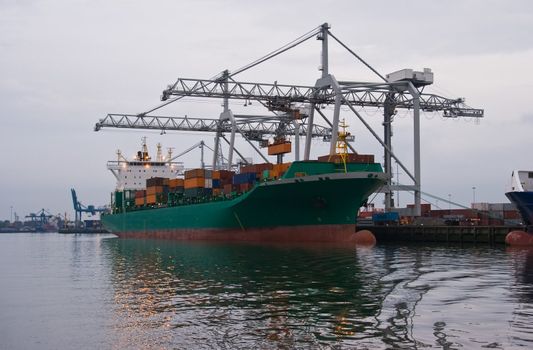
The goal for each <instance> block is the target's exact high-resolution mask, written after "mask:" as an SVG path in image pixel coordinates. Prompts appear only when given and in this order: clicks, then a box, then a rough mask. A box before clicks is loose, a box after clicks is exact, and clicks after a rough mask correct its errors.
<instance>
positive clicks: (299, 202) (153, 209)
mask: <svg viewBox="0 0 533 350" xmlns="http://www.w3.org/2000/svg"><path fill="white" fill-rule="evenodd" d="M119 160H120V159H119ZM145 161H146V162H148V161H150V160H149V159H148V160H147V159H145ZM119 163H120V162H119ZM151 164H152V163H151ZM153 164H155V163H153ZM157 164H159V166H164V167H171V166H172V165H171V164H169V163H165V162H161V161H159V162H157ZM137 166H139V167H141V168H143V169H146V168H147V166H146V164H145V165H143V164H142V162H139V160H138V161H137ZM129 167H131V166H130V164H128V167H126V166H124V165H122V166H121V165H120V164H117V166H116V167H115V170H116V171H117V170H118V169H121V170H122V171H123V172H125V171H128V170H126V168H128V169H129ZM134 167H135V164H134ZM150 169H151V171H153V170H154V168H153V166H151V167H150ZM168 169H170V168H168ZM129 171H130V172H129V174H132V173H135V172H136V171H137V170H135V168H134V170H133V172H132V171H131V169H129ZM173 171H175V170H169V172H173ZM114 174H115V176H117V174H116V173H115V172H114ZM265 175H266V174H265ZM130 178H131V176H130ZM117 180H119V183H120V181H122V180H123V179H122V180H120V179H119V176H117ZM185 181H187V180H185ZM384 183H385V174H384V173H383V170H382V168H381V165H380V164H378V163H373V162H372V163H368V162H367V163H346V162H344V163H342V162H341V163H335V162H328V161H295V162H293V163H291V164H290V166H289V167H288V169H287V170H286V171H285V172H284V173H283V174H282V176H279V177H277V178H276V177H274V178H267V177H265V176H261V179H259V180H257V181H255V182H254V183H253V184H251V185H250V188H249V189H247V190H246V191H232V192H231V193H220V194H219V193H212V194H210V195H205V196H202V197H193V198H190V197H189V198H187V197H184V195H183V193H169V194H167V195H165V199H166V202H161V201H159V202H158V203H155V204H151V205H150V204H148V205H147V204H144V205H134V202H133V201H134V199H133V198H132V197H133V196H134V195H133V194H132V193H131V192H130V193H129V194H128V192H127V191H122V192H120V191H119V192H116V193H115V201H114V207H113V211H112V213H110V214H106V215H102V217H101V220H102V224H103V225H104V227H105V228H106V229H108V230H109V231H111V232H112V233H114V234H116V235H118V236H119V237H131V238H161V239H177V240H224V241H227V240H230V241H267V242H268V241H270V242H274V241H277V242H339V241H350V240H351V239H352V236H353V234H354V233H355V222H356V216H357V213H358V210H359V208H360V207H361V206H362V205H363V204H364V203H365V202H366V200H367V198H368V196H369V195H370V194H372V193H373V192H375V191H376V190H377V189H378V188H380V187H381V186H382V185H383V184H384ZM137 191H139V188H138V189H137ZM145 202H146V200H145ZM145 202H144V203H145Z"/></svg>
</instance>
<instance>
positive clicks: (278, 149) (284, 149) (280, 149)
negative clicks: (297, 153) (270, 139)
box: [268, 142, 292, 156]
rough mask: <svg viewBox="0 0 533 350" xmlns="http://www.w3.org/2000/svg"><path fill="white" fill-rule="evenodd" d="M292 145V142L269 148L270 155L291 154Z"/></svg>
mask: <svg viewBox="0 0 533 350" xmlns="http://www.w3.org/2000/svg"><path fill="white" fill-rule="evenodd" d="M291 145H292V144H291V143H290V142H284V143H278V144H273V145H269V146H268V155H269V156H274V155H277V154H284V153H290V152H291Z"/></svg>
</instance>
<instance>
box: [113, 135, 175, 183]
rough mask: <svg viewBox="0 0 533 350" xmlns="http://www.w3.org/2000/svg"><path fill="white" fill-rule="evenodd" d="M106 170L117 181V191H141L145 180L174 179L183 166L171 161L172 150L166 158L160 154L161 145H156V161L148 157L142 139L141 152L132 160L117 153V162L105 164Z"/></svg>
mask: <svg viewBox="0 0 533 350" xmlns="http://www.w3.org/2000/svg"><path fill="white" fill-rule="evenodd" d="M107 168H108V169H109V170H110V171H111V172H112V173H113V175H114V176H115V178H116V179H117V186H116V190H117V191H123V190H142V189H145V188H146V180H147V179H150V178H152V177H164V178H169V179H174V178H176V176H177V175H178V173H180V172H182V171H183V165H182V164H181V163H178V162H173V161H172V149H169V150H168V155H167V157H164V156H163V154H162V152H161V144H157V155H156V160H155V161H153V160H152V158H151V157H150V156H149V155H148V147H147V146H146V138H145V137H143V139H142V150H141V151H139V152H137V155H136V156H135V159H134V160H128V159H126V158H125V157H124V156H123V155H122V152H120V150H119V151H117V160H116V161H109V162H107Z"/></svg>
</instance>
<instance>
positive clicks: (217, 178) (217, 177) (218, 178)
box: [212, 170, 220, 180]
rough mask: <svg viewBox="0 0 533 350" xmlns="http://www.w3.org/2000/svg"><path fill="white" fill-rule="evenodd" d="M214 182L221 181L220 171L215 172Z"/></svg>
mask: <svg viewBox="0 0 533 350" xmlns="http://www.w3.org/2000/svg"><path fill="white" fill-rule="evenodd" d="M212 175H213V180H220V170H213V174H212Z"/></svg>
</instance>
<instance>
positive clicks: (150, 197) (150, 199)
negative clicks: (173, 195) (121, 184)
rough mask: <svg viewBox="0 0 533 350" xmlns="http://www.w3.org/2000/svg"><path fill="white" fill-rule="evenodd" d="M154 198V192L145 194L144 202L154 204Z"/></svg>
mask: <svg viewBox="0 0 533 350" xmlns="http://www.w3.org/2000/svg"><path fill="white" fill-rule="evenodd" d="M155 199H156V195H155V194H149V195H146V204H155Z"/></svg>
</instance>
